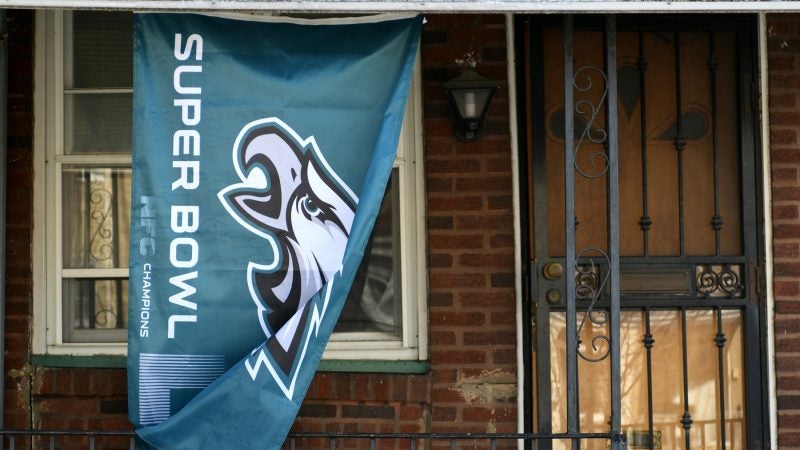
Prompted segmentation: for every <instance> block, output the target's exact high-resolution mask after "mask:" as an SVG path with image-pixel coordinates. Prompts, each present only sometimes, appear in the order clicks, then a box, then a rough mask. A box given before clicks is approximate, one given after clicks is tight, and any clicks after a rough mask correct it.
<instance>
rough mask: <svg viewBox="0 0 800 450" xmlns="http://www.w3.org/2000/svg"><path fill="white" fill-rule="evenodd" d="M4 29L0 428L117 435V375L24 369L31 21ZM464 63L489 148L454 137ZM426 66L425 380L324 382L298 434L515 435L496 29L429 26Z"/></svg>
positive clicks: (500, 36)
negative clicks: (454, 96)
mask: <svg viewBox="0 0 800 450" xmlns="http://www.w3.org/2000/svg"><path fill="white" fill-rule="evenodd" d="M11 18H12V32H11V43H12V45H11V61H12V63H11V67H12V68H13V69H12V71H11V72H12V74H11V80H10V102H11V118H10V124H9V133H10V135H9V187H8V189H9V223H8V251H7V260H8V272H7V295H8V298H7V301H8V306H7V308H8V311H7V312H8V315H7V319H6V342H7V345H8V350H9V351H8V353H7V355H6V364H7V372H6V405H5V407H6V408H5V411H6V413H5V427H6V428H22V429H25V428H30V427H34V428H72V429H98V428H104V429H114V430H117V429H126V428H127V427H129V426H130V425H129V424H128V422H127V419H126V417H127V412H126V400H125V393H126V381H125V372H124V370H119V369H66V368H44V367H34V366H32V365H31V364H30V360H29V349H30V346H29V339H30V335H29V328H30V320H29V314H30V309H31V268H30V265H31V258H30V244H31V233H30V227H31V219H30V218H31V211H32V204H31V195H30V194H31V151H32V150H31V149H32V120H33V118H32V81H31V80H32V67H33V64H32V51H33V49H32V40H33V14H32V13H31V12H12V13H11ZM467 53H472V54H474V55H478V56H479V59H480V63H479V65H478V67H477V70H478V72H479V73H481V74H482V75H484V76H487V77H490V78H492V79H493V80H496V81H497V82H498V83H499V84H500V90H499V91H498V92H497V94H496V96H495V99H494V102H493V103H492V107H491V109H490V111H489V114H488V120H487V122H486V124H485V129H486V136H485V137H484V138H483V140H481V141H479V142H477V143H472V144H466V143H461V142H458V141H457V140H456V139H455V138H454V137H453V134H452V131H451V122H450V119H449V110H448V108H447V104H446V99H445V97H444V95H443V93H442V90H441V85H442V83H443V82H444V81H446V80H448V79H450V78H452V77H454V76H456V75H458V74H459V70H460V69H459V68H458V67H457V66H456V64H455V61H456V60H457V59H463V58H464V57H465V55H466V54H467ZM422 61H423V80H424V93H423V95H424V116H425V122H424V133H425V143H424V145H425V161H424V162H425V166H426V173H427V178H426V184H427V202H428V216H429V217H428V230H429V232H428V243H429V254H428V265H429V268H430V270H429V287H430V294H429V299H428V300H429V305H430V363H431V369H432V370H431V372H430V373H428V374H423V375H381V374H346V373H324V374H319V375H317V377H316V378H315V380H314V382H313V383H312V385H311V388H310V390H309V393H308V397H307V400H306V402H305V404H304V405H303V408H302V409H301V411H300V416H299V418H298V421H297V423H296V424H295V429H296V430H302V431H323V430H324V431H360V432H370V431H390V432H413V431H481V432H486V431H488V432H511V431H515V430H516V337H515V336H516V335H515V317H516V316H515V298H514V259H513V258H514V239H513V222H514V220H513V215H512V177H511V158H510V138H509V135H508V126H509V124H508V86H507V83H506V78H507V75H506V42H505V24H504V16H502V15H432V16H429V17H428V23H427V24H426V25H425V27H424V32H423V45H422ZM109 444H110V442H109ZM109 446H110V445H109Z"/></svg>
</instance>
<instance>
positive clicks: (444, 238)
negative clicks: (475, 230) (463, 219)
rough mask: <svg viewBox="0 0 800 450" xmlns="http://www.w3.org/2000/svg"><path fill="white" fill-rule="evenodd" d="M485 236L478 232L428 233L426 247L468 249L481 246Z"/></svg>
mask: <svg viewBox="0 0 800 450" xmlns="http://www.w3.org/2000/svg"><path fill="white" fill-rule="evenodd" d="M484 241H485V238H484V236H483V235H480V234H463V233H459V234H440V233H435V234H434V233H431V234H429V235H428V247H429V248H430V250H451V249H461V250H469V249H476V248H482V247H483V245H484Z"/></svg>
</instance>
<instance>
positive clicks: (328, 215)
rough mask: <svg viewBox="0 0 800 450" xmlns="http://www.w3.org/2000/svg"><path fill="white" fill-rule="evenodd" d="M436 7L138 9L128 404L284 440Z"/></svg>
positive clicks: (361, 234) (354, 259)
mask: <svg viewBox="0 0 800 450" xmlns="http://www.w3.org/2000/svg"><path fill="white" fill-rule="evenodd" d="M421 24H422V19H421V18H419V17H412V16H388V17H387V16H378V18H375V17H372V18H370V17H363V18H357V19H351V20H349V21H348V23H342V22H341V21H339V20H315V21H308V20H288V19H249V20H234V19H231V18H224V17H213V16H204V15H191V14H137V15H136V18H135V27H134V139H133V141H134V152H133V184H134V186H133V202H132V205H133V211H132V220H133V224H132V227H131V271H130V286H131V287H130V289H131V293H130V299H131V301H130V307H129V324H130V325H129V342H128V374H129V375H128V379H129V388H128V389H129V414H130V418H131V421H132V422H133V424H134V425H135V426H136V428H137V433H138V434H139V436H140V437H141V438H142V439H143V440H144V441H145V442H146V443H147V444H149V445H151V446H153V447H155V448H164V449H199V448H226V449H237V448H242V449H251V448H268V449H277V448H279V447H280V445H281V444H282V443H283V440H284V439H285V436H286V434H287V433H288V430H289V428H290V427H291V424H292V423H293V421H294V419H295V417H296V415H297V411H298V410H299V408H300V404H301V403H302V399H303V396H304V395H305V392H306V390H307V388H308V385H309V384H310V382H311V379H312V377H313V375H314V372H315V371H316V368H317V365H318V364H319V359H320V357H321V355H322V352H323V350H324V348H325V344H326V343H327V341H328V338H329V337H330V335H331V333H332V331H333V328H334V325H335V322H336V319H337V318H338V316H339V313H340V312H341V309H342V306H343V303H344V300H345V298H346V297H347V292H348V290H349V287H350V284H351V283H352V280H353V278H354V276H355V273H356V271H357V269H358V267H359V264H360V262H361V257H362V255H363V253H364V249H365V246H366V244H367V241H368V238H369V236H370V233H371V230H372V226H373V224H374V222H375V218H376V216H377V214H378V209H379V207H380V203H381V200H382V197H383V194H384V191H385V187H386V184H387V181H388V178H389V175H390V172H391V168H392V164H393V161H394V158H395V151H396V147H397V141H398V137H399V133H400V126H401V123H402V113H403V110H404V107H405V102H406V96H407V91H408V86H409V81H410V79H411V69H412V66H413V62H414V57H415V54H416V50H417V46H418V40H419V33H420V27H421Z"/></svg>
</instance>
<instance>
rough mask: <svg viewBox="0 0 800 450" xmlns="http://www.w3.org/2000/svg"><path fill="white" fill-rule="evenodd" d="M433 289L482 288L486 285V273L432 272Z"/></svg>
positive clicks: (431, 284) (431, 285)
mask: <svg viewBox="0 0 800 450" xmlns="http://www.w3.org/2000/svg"><path fill="white" fill-rule="evenodd" d="M428 280H429V285H430V287H431V289H442V288H480V287H485V286H486V275H485V274H482V273H438V272H437V273H431V274H430V277H429V279H428Z"/></svg>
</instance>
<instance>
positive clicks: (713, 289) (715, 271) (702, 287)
mask: <svg viewBox="0 0 800 450" xmlns="http://www.w3.org/2000/svg"><path fill="white" fill-rule="evenodd" d="M742 269H743V268H742V265H741V264H700V265H697V266H696V267H695V280H696V287H697V296H698V297H700V298H742V297H744V283H743V281H742Z"/></svg>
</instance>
